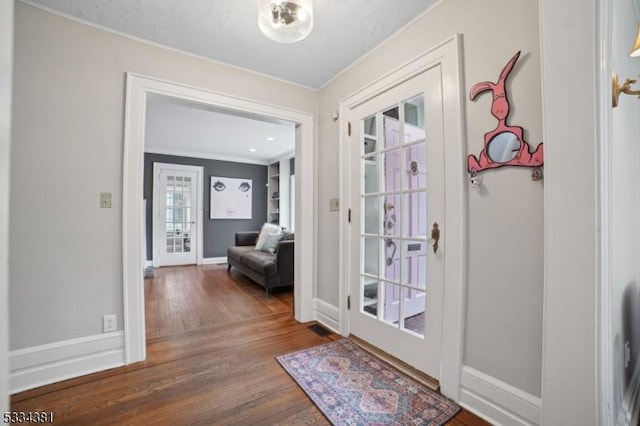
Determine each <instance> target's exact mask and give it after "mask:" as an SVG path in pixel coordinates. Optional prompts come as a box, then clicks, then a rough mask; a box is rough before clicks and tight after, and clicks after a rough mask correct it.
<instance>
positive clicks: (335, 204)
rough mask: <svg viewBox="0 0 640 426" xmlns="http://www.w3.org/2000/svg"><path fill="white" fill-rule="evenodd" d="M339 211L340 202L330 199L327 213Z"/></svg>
mask: <svg viewBox="0 0 640 426" xmlns="http://www.w3.org/2000/svg"><path fill="white" fill-rule="evenodd" d="M338 210H340V202H339V201H338V199H337V198H332V199H330V200H329V211H332V212H337V211H338Z"/></svg>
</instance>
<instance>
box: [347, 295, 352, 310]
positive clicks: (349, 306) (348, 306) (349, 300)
mask: <svg viewBox="0 0 640 426" xmlns="http://www.w3.org/2000/svg"><path fill="white" fill-rule="evenodd" d="M350 309H351V296H347V310H350Z"/></svg>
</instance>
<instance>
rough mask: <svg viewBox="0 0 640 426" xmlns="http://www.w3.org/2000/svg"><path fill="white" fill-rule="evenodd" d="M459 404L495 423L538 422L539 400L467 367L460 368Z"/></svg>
mask: <svg viewBox="0 0 640 426" xmlns="http://www.w3.org/2000/svg"><path fill="white" fill-rule="evenodd" d="M458 403H459V404H460V405H461V406H463V407H464V408H466V409H467V410H469V411H471V412H472V413H475V414H477V415H478V416H480V417H482V418H483V419H485V420H487V421H488V422H490V423H491V424H494V425H505V426H512V425H513V426H516V425H517V426H533V425H539V424H540V422H541V417H542V400H541V399H540V398H538V397H536V396H533V395H531V394H529V393H527V392H524V391H522V390H520V389H518V388H516V387H514V386H511V385H509V384H507V383H504V382H502V381H500V380H498V379H496V378H495V377H492V376H489V375H488V374H485V373H483V372H481V371H478V370H476V369H473V368H471V367H468V366H464V367H463V368H462V376H461V386H460V400H459V401H458Z"/></svg>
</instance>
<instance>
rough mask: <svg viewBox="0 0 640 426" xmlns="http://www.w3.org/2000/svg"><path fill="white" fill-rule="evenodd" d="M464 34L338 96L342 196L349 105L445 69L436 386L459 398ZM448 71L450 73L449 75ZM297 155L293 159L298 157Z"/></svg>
mask: <svg viewBox="0 0 640 426" xmlns="http://www.w3.org/2000/svg"><path fill="white" fill-rule="evenodd" d="M461 51H462V36H461V35H460V34H456V35H454V36H452V37H450V38H448V39H447V40H445V41H443V42H442V43H440V44H438V45H436V46H434V47H433V48H432V49H429V50H428V51H426V52H425V53H423V54H421V55H420V56H418V57H417V58H416V59H414V60H412V61H410V62H408V63H407V64H405V65H403V66H401V67H399V68H397V69H396V70H394V71H392V72H390V73H389V74H387V75H385V76H384V77H382V78H380V79H378V80H376V81H374V82H373V83H371V84H369V85H368V86H366V87H364V88H363V89H361V90H359V91H357V92H355V93H354V94H352V95H351V96H349V97H347V98H345V99H343V100H342V101H341V102H340V129H341V130H340V182H341V185H340V199H341V200H348V194H349V181H348V176H350V171H349V169H350V166H351V165H350V161H349V153H348V148H349V146H348V144H349V136H348V134H347V126H348V124H347V123H348V122H349V121H351V118H350V115H351V109H353V108H355V107H356V106H358V105H360V104H362V103H363V102H366V101H368V100H369V99H371V98H373V97H375V96H377V95H378V94H380V93H382V92H384V91H386V90H388V89H390V88H392V87H394V86H396V85H398V84H401V83H402V82H404V81H406V80H408V79H410V78H412V77H413V76H415V75H417V74H419V73H421V72H423V71H425V70H426V69H428V68H430V67H431V66H433V65H434V64H438V63H439V64H441V66H442V69H443V71H444V79H443V81H444V84H443V88H442V92H443V98H444V134H445V194H446V198H445V199H446V202H445V212H446V215H447V235H445V236H443V238H444V244H446V249H447V251H446V253H447V259H446V261H445V271H444V273H445V287H444V309H443V311H444V314H443V321H442V322H443V329H442V356H441V367H440V388H441V391H442V393H443V394H444V395H446V396H448V397H449V398H452V399H453V400H458V399H459V388H460V373H461V370H462V349H463V347H462V343H463V337H464V294H465V287H466V285H465V283H466V243H465V241H466V235H467V229H466V227H467V225H466V191H467V186H468V183H467V180H466V162H465V160H466V147H465V143H464V140H465V139H464V127H463V125H464V117H463V109H462V105H464V93H463V90H462V88H463V83H462V61H461V58H460V54H461V53H460V52H461ZM447 76H452V77H447ZM296 161H297V160H296ZM348 210H349V209H348V206H347V208H345V209H341V210H340V259H341V261H340V333H341V334H342V335H343V336H348V335H349V324H348V318H349V314H348V312H347V303H346V302H347V296H348V292H349V285H348V284H349V282H348V279H349V276H348V272H349V268H348V264H347V262H349V261H350V260H353V259H347V258H346V256H347V253H350V251H349V235H348V234H349V233H348V226H349V224H348Z"/></svg>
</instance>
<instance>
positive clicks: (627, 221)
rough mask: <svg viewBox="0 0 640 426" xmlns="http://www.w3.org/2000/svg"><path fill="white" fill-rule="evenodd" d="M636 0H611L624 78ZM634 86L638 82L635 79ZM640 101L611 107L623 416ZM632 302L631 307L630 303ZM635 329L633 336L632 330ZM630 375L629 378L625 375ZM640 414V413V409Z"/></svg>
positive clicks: (630, 71)
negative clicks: (625, 347) (625, 346)
mask: <svg viewBox="0 0 640 426" xmlns="http://www.w3.org/2000/svg"><path fill="white" fill-rule="evenodd" d="M633 3H634V1H633V0H619V1H613V2H612V5H613V19H612V22H613V26H612V30H613V31H612V32H613V39H612V44H611V56H612V57H611V66H612V70H613V72H615V73H618V75H619V77H620V79H621V80H622V82H624V80H625V79H626V78H627V77H631V78H637V77H638V74H640V59H638V58H630V57H629V50H630V48H631V45H632V42H633V41H634V40H635V37H636V32H637V30H638V21H639V20H640V16H637V13H638V12H639V11H636V10H635V9H634V6H633ZM634 86H635V87H634V88H636V87H637V85H634ZM638 117H640V102H638V99H637V97H635V96H633V97H632V96H627V95H621V97H620V103H619V105H618V107H617V108H613V109H612V110H611V127H612V134H611V140H610V144H611V159H610V161H611V163H610V171H611V174H610V179H611V202H610V206H609V208H610V211H611V229H610V232H611V264H610V268H611V281H610V285H611V328H612V330H611V331H612V332H611V336H610V338H611V341H610V342H609V345H610V346H609V347H610V348H611V349H612V350H613V354H612V356H613V358H612V361H613V362H612V365H611V371H610V374H611V378H612V380H613V385H614V389H613V390H614V398H613V404H612V406H613V410H614V412H615V413H617V415H618V416H621V415H622V416H624V414H623V410H622V407H623V405H624V406H628V405H629V403H632V402H633V401H631V400H630V396H631V395H629V394H627V395H626V401H625V402H623V401H622V399H623V395H624V393H625V391H626V389H627V386H628V384H629V383H628V382H629V378H630V377H631V375H632V374H633V372H634V371H635V369H636V368H638V369H640V363H638V359H639V358H638V356H639V355H640V298H639V294H640V291H639V286H640V276H639V274H640V271H639V270H638V268H639V267H640V262H639V261H638V259H640V220H639V218H640V168H639V167H638V161H639V160H640V143H639V139H638V135H640V121H639V120H638ZM629 308H631V310H630V309H629ZM634 331H635V336H634V338H633V339H631V337H630V335H631V334H633V333H632V332H634ZM627 340H630V348H631V351H632V353H631V362H630V363H629V364H628V365H627V367H626V368H625V349H624V345H625V341H627ZM625 376H626V378H625ZM636 415H637V414H636Z"/></svg>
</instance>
